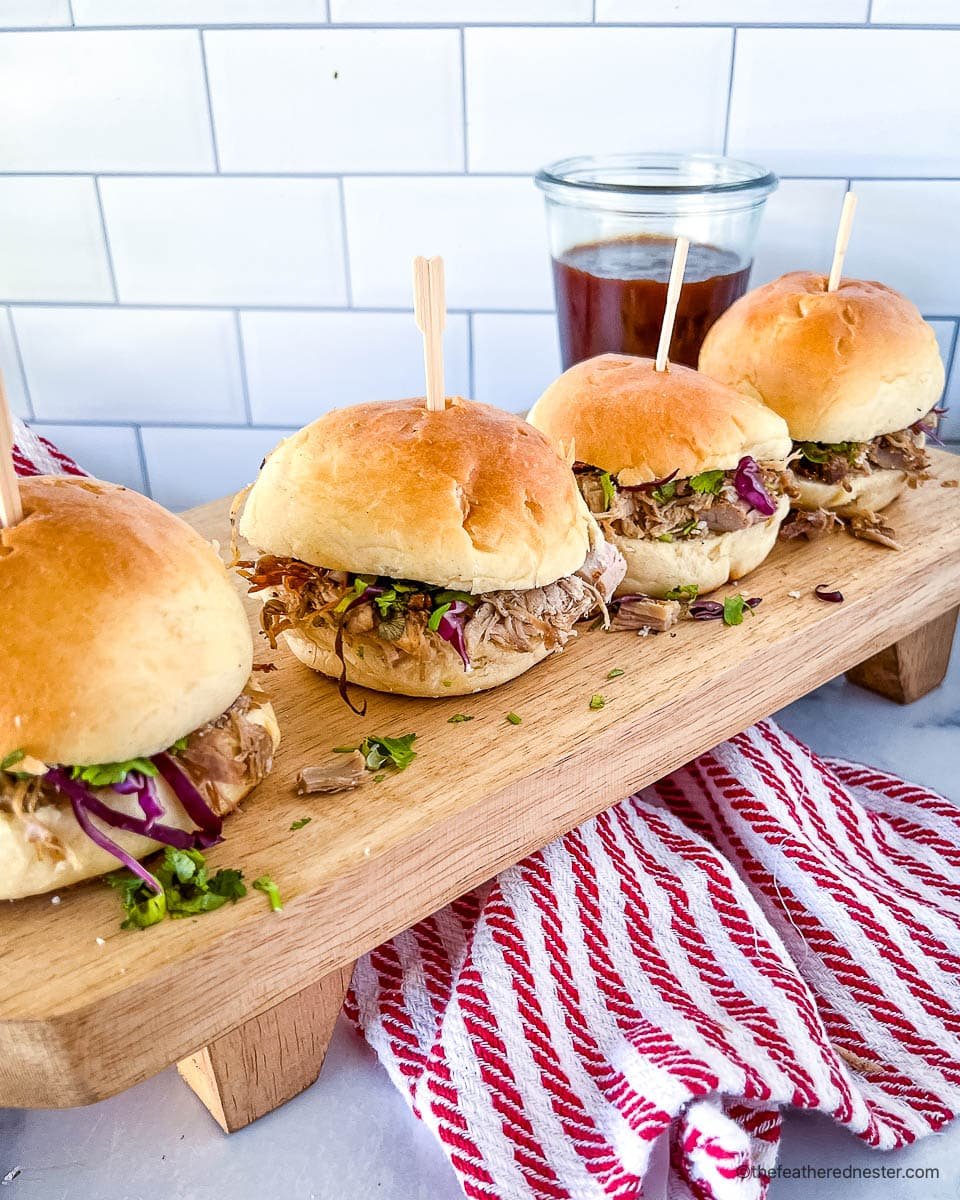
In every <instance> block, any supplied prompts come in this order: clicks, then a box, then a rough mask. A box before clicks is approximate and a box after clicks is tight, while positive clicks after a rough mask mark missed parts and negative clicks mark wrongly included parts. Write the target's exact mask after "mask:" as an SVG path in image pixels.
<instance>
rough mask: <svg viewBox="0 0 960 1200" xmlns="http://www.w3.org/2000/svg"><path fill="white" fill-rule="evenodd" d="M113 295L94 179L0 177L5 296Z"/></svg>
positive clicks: (0, 285)
mask: <svg viewBox="0 0 960 1200" xmlns="http://www.w3.org/2000/svg"><path fill="white" fill-rule="evenodd" d="M112 298H113V288H112V286H111V283H110V268H109V266H108V263H107V252H106V248H105V246H104V244H103V230H102V228H101V224H100V209H99V207H98V205H97V190H96V186H95V184H94V182H93V180H92V179H81V178H74V177H70V178H61V177H56V176H26V175H25V176H19V177H17V176H8V177H6V178H2V177H0V299H3V300H111V299H112Z"/></svg>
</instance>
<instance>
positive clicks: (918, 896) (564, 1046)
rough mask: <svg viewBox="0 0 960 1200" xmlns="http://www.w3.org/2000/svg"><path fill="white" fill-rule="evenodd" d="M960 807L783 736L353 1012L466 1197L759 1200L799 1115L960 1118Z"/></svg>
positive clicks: (628, 812)
mask: <svg viewBox="0 0 960 1200" xmlns="http://www.w3.org/2000/svg"><path fill="white" fill-rule="evenodd" d="M958 982H960V809H958V808H957V807H956V806H954V805H953V804H951V803H949V802H948V801H946V800H944V799H943V798H942V797H940V796H937V795H935V794H934V793H932V792H929V791H927V790H925V789H924V788H920V787H917V786H914V785H912V784H908V783H904V782H903V781H902V780H900V779H897V778H894V777H893V776H890V775H886V774H883V773H882V772H879V771H875V770H871V769H870V768H867V767H861V766H856V765H854V764H851V763H845V762H839V761H835V760H829V761H824V760H822V759H819V758H817V756H816V755H814V754H812V753H811V752H810V751H809V750H808V749H806V748H805V747H804V746H802V745H801V744H800V743H798V742H797V741H796V740H795V739H793V738H792V737H790V736H789V735H788V734H786V733H784V732H783V731H782V730H781V729H779V728H778V727H777V726H776V725H775V724H773V723H772V722H770V721H765V722H763V723H762V724H760V725H757V726H755V727H754V728H752V729H749V730H747V731H746V732H745V733H743V734H740V735H739V736H738V737H736V738H734V739H733V740H732V741H730V742H727V743H725V744H724V745H722V746H719V747H717V749H715V750H713V751H712V752H711V753H709V754H706V755H703V756H702V757H701V758H699V759H697V760H696V761H695V762H693V763H691V764H690V765H689V766H687V767H684V768H683V769H682V770H680V771H677V772H675V773H674V774H673V775H670V776H669V777H668V778H666V779H663V780H661V781H660V782H659V783H657V784H655V785H654V786H653V787H650V788H647V789H646V790H645V791H643V792H642V793H640V794H639V795H637V796H632V797H630V798H629V799H627V800H624V801H622V802H621V803H620V804H618V805H617V806H616V807H614V808H611V809H609V810H608V811H607V812H605V813H603V814H602V815H601V816H599V817H597V818H595V819H594V820H592V821H588V822H587V823H586V824H585V825H583V826H581V828H579V829H577V830H575V831H573V832H572V833H569V834H567V835H566V836H565V837H563V838H560V839H559V840H558V841H556V842H553V843H552V844H551V845H549V846H547V847H546V849H544V850H542V851H541V852H540V853H538V854H534V855H532V856H531V857H530V858H528V859H526V860H525V861H524V862H522V863H520V864H519V865H518V866H516V867H512V868H510V869H509V870H507V871H504V872H503V873H502V874H501V875H500V876H499V877H498V878H497V879H496V880H494V881H493V882H492V883H489V884H486V885H485V886H484V887H482V888H479V889H478V890H477V891H475V892H473V893H471V894H470V895H468V896H464V897H463V898H462V899H460V900H458V901H457V902H456V903H454V904H451V905H449V906H448V907H447V908H445V909H443V910H442V911H441V912H439V913H437V914H435V915H434V916H432V917H430V918H428V919H427V920H425V921H421V922H420V924H419V925H417V926H415V927H414V928H413V929H411V930H409V931H408V932H406V933H404V934H401V935H400V936H399V937H396V938H394V939H393V940H392V941H390V942H387V943H386V944H385V945H383V946H381V947H379V949H377V950H375V951H374V952H373V953H372V954H369V955H368V956H367V957H365V958H364V959H362V960H361V961H360V962H359V963H358V964H357V968H356V972H355V974H354V980H353V993H352V994H351V996H350V998H349V1001H348V1012H349V1013H350V1015H351V1017H352V1019H353V1020H354V1021H355V1023H356V1024H357V1025H358V1027H359V1028H360V1029H361V1031H362V1032H363V1034H364V1035H365V1036H366V1038H367V1040H368V1041H369V1042H370V1044H371V1045H372V1046H373V1048H374V1049H375V1051H376V1052H377V1054H378V1055H379V1057H380V1059H381V1061H382V1062H383V1063H384V1065H385V1066H386V1068H387V1070H388V1071H389V1073H390V1075H391V1076H392V1078H393V1080H394V1082H395V1083H396V1085H397V1086H398V1087H399V1088H400V1089H401V1090H402V1091H403V1092H404V1094H405V1095H406V1096H407V1098H408V1099H409V1102H410V1104H411V1106H412V1108H413V1110H414V1112H415V1113H416V1114H417V1115H418V1116H419V1117H421V1118H422V1119H423V1120H424V1121H425V1122H426V1123H427V1124H428V1125H429V1126H430V1128H431V1129H433V1130H434V1132H435V1133H436V1135H437V1137H438V1138H439V1140H440V1142H441V1144H442V1146H443V1148H444V1150H445V1152H446V1154H447V1156H448V1157H449V1159H450V1162H451V1163H452V1165H453V1167H454V1169H455V1171H456V1173H457V1175H458V1177H459V1179H460V1182H461V1184H462V1186H463V1189H464V1191H465V1192H466V1194H467V1195H468V1196H471V1197H478V1198H479V1197H483V1198H484V1200H493V1198H496V1200H534V1198H536V1200H592V1198H593V1197H619V1198H620V1200H627V1198H628V1197H631V1198H634V1197H639V1196H641V1195H642V1194H643V1192H642V1180H643V1178H644V1175H645V1173H646V1172H647V1170H648V1168H649V1167H650V1161H651V1148H652V1147H653V1146H654V1143H655V1142H656V1143H657V1145H658V1147H662V1146H663V1141H664V1139H660V1140H658V1139H659V1138H660V1135H661V1133H664V1134H665V1135H666V1140H668V1141H669V1164H668V1166H667V1175H668V1178H667V1188H666V1194H667V1195H668V1196H669V1197H670V1200H692V1198H694V1197H695V1198H697V1200H748V1198H749V1200H753V1198H755V1197H761V1196H763V1194H764V1192H765V1185H764V1181H763V1179H762V1178H760V1177H759V1176H760V1173H761V1172H762V1170H763V1169H764V1168H766V1169H769V1168H770V1167H771V1166H772V1165H773V1163H774V1160H775V1157H776V1153H777V1148H778V1142H779V1134H780V1116H781V1111H782V1109H783V1108H784V1106H786V1105H795V1106H798V1107H801V1108H815V1109H820V1110H821V1111H823V1112H826V1113H829V1114H830V1115H831V1116H832V1117H833V1118H834V1119H835V1120H836V1121H838V1122H839V1123H841V1124H843V1125H845V1126H846V1127H847V1128H848V1129H850V1130H851V1131H853V1132H854V1133H855V1134H857V1135H858V1136H859V1137H861V1138H862V1139H863V1140H864V1141H865V1142H867V1143H869V1144H870V1145H872V1146H876V1147H880V1148H886V1149H890V1148H893V1147H897V1146H902V1145H904V1144H906V1143H908V1142H911V1141H914V1140H915V1139H917V1138H919V1137H922V1136H924V1135H925V1134H928V1133H931V1132H933V1131H934V1130H937V1129H939V1128H941V1127H942V1126H943V1125H944V1124H946V1123H947V1122H948V1121H949V1120H951V1118H952V1117H953V1116H954V1115H955V1114H956V1113H957V1112H958V1109H960V987H958Z"/></svg>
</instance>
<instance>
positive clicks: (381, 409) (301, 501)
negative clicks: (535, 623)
mask: <svg viewBox="0 0 960 1200" xmlns="http://www.w3.org/2000/svg"><path fill="white" fill-rule="evenodd" d="M590 528H591V521H590V516H589V513H588V512H587V508H586V505H585V504H584V503H583V500H582V498H581V496H580V493H579V491H578V489H577V486H576V481H575V480H574V477H573V475H572V473H571V472H570V469H569V467H568V466H567V465H566V463H564V462H563V461H562V460H561V459H560V458H559V457H558V455H557V454H556V452H555V451H554V449H553V448H552V446H551V445H550V443H549V442H548V440H547V439H546V438H545V437H544V436H543V435H542V434H540V433H538V432H537V431H536V430H534V429H532V428H531V427H530V426H529V425H527V424H526V423H525V422H524V421H522V420H521V419H520V418H519V417H516V416H514V415H512V414H511V413H505V412H501V411H500V410H499V409H496V408H491V407H490V406H489V405H486V404H477V403H476V402H474V401H472V400H463V399H460V398H459V397H455V398H453V399H451V400H449V401H448V403H447V407H446V409H445V410H444V411H443V412H428V411H427V408H426V402H425V401H424V400H423V399H413V400H397V401H381V402H378V403H373V404H357V405H354V406H353V407H351V408H341V409H335V410H334V411H333V412H330V413H327V414H326V415H325V416H323V417H320V418H319V419H318V420H316V421H314V422H313V423H312V424H311V425H308V426H307V427H306V428H305V429H301V430H300V432H299V433H295V434H294V435H293V436H292V437H289V438H287V439H286V441H283V442H281V443H280V445H279V446H278V447H277V448H276V450H274V451H273V453H272V454H271V455H270V456H269V458H267V460H266V462H265V464H264V466H263V468H262V469H261V471H260V475H259V477H258V479H257V481H256V483H255V484H254V485H253V488H252V490H251V492H250V495H249V496H248V498H247V501H246V505H245V507H244V510H243V515H242V517H241V520H240V532H241V533H242V534H243V536H244V537H245V538H246V539H247V540H248V541H249V542H251V543H252V544H253V545H254V546H256V547H257V548H258V549H259V550H261V551H268V552H269V553H271V554H277V555H286V556H290V557H293V558H299V559H301V560H302V561H303V562H307V563H312V564H313V565H314V566H320V567H332V568H335V569H337V570H341V571H354V572H356V573H358V574H370V575H386V576H390V577H391V578H395V579H414V580H418V581H420V582H422V583H430V584H435V585H439V586H442V587H453V588H458V589H460V590H462V591H469V592H484V591H494V590H498V589H501V588H533V587H541V586H544V585H546V584H548V583H553V582H554V581H555V580H557V579H559V578H561V576H563V575H570V574H572V573H573V572H574V571H577V570H579V568H580V567H581V566H583V562H584V559H585V558H586V556H587V551H588V549H589V545H590V541H589V539H590Z"/></svg>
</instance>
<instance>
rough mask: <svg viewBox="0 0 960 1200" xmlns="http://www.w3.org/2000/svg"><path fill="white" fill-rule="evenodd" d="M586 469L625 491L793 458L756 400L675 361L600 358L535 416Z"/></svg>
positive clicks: (563, 382)
mask: <svg viewBox="0 0 960 1200" xmlns="http://www.w3.org/2000/svg"><path fill="white" fill-rule="evenodd" d="M527 419H528V420H529V421H530V423H531V424H532V425H535V426H536V427H537V429H541V430H543V432H544V433H545V434H546V435H547V437H549V438H550V440H551V441H552V442H553V443H554V445H559V444H561V443H562V445H563V447H564V448H565V450H567V451H569V448H570V443H571V442H573V448H574V454H575V456H576V458H577V459H579V460H580V461H581V462H585V463H588V464H589V465H590V466H593V467H599V468H600V470H602V471H609V472H610V473H611V474H612V475H616V476H617V477H618V478H619V480H620V482H621V483H623V484H625V485H626V486H628V487H629V486H631V485H633V484H636V483H649V482H650V481H651V480H654V479H662V478H663V477H664V476H665V475H669V474H670V473H671V472H672V471H676V472H677V473H678V474H679V475H680V477H681V478H682V479H686V478H688V477H689V476H691V475H698V474H699V473H700V472H701V471H715V470H723V471H730V470H733V468H734V467H736V465H737V463H738V462H739V461H740V459H741V458H743V456H744V455H745V454H749V455H752V456H753V457H754V458H756V459H758V460H760V461H771V460H773V461H779V460H781V459H786V457H787V456H788V455H789V453H790V449H791V445H790V434H789V432H788V430H787V427H786V425H785V423H784V422H783V420H782V418H780V417H778V416H777V415H776V413H772V412H771V411H770V409H769V408H765V407H764V406H763V405H762V404H759V403H758V402H757V401H756V400H752V399H750V398H748V397H746V396H743V395H741V394H739V393H737V392H735V391H733V390H732V389H730V388H728V387H725V386H723V385H721V384H718V383H716V382H715V381H714V380H712V379H709V378H707V376H705V375H701V374H699V373H698V372H697V371H692V370H691V369H690V368H689V367H683V366H679V365H677V364H673V363H671V365H670V368H669V370H667V371H657V370H655V368H654V361H653V359H652V358H633V357H630V356H629V355H626V354H601V355H598V356H597V357H596V358H591V359H588V360H587V361H586V362H582V363H577V365H576V366H573V367H570V369H569V370H567V371H564V373H563V374H562V375H561V376H560V378H559V379H557V380H555V381H554V382H553V383H551V384H550V386H549V387H548V388H547V390H546V391H545V392H544V393H543V395H542V396H541V397H540V399H539V400H538V401H537V403H536V404H535V405H534V406H533V408H532V409H531V410H530V413H529V416H528V418H527Z"/></svg>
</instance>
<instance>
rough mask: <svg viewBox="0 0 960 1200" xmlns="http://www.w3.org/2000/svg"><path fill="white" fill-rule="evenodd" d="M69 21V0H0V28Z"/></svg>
mask: <svg viewBox="0 0 960 1200" xmlns="http://www.w3.org/2000/svg"><path fill="white" fill-rule="evenodd" d="M70 23H71V22H70V0H0V29H22V28H23V27H24V26H27V27H29V26H34V25H36V26H40V25H43V26H46V27H53V26H57V25H70Z"/></svg>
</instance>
